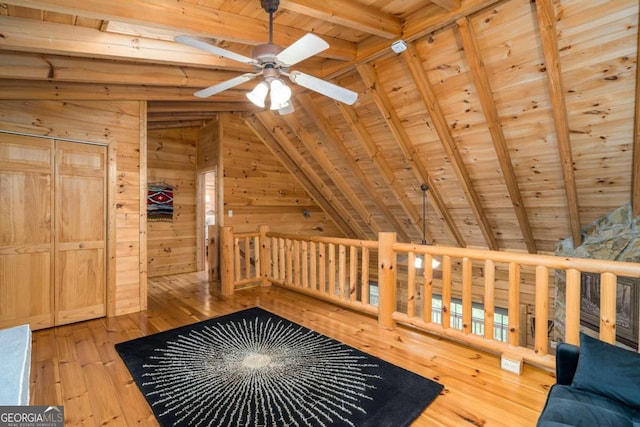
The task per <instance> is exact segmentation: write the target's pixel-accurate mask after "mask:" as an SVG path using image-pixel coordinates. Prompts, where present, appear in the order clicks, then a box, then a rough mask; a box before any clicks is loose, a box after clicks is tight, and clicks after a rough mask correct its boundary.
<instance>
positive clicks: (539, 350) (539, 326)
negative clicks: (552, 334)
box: [534, 265, 549, 356]
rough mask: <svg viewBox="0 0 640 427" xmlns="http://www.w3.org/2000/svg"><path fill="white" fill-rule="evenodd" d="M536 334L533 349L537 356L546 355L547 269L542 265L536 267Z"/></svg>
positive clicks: (547, 322)
mask: <svg viewBox="0 0 640 427" xmlns="http://www.w3.org/2000/svg"><path fill="white" fill-rule="evenodd" d="M535 313H536V323H535V325H536V336H535V337H534V343H535V344H534V351H535V352H536V354H537V355H538V356H546V355H547V353H548V351H549V338H548V329H549V326H548V324H549V269H548V268H547V267H545V266H544V265H539V266H537V267H536V308H535Z"/></svg>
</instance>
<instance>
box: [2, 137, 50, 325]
mask: <svg viewBox="0 0 640 427" xmlns="http://www.w3.org/2000/svg"><path fill="white" fill-rule="evenodd" d="M53 145H54V142H53V140H51V139H42V138H33V137H27V136H22V135H12V134H6V133H0V328H5V327H9V326H16V325H20V324H24V323H29V324H30V325H31V328H32V329H41V328H46V327H50V326H53V307H54V304H53V280H52V278H53V259H54V252H53V217H52V212H53Z"/></svg>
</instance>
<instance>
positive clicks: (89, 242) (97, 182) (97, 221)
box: [56, 141, 107, 325]
mask: <svg viewBox="0 0 640 427" xmlns="http://www.w3.org/2000/svg"><path fill="white" fill-rule="evenodd" d="M106 202H107V201H106V148H105V147H102V146H95V145H86V144H74V143H68V142H61V141H57V143H56V324H57V325H62V324H66V323H71V322H77V321H81V320H88V319H94V318H97V317H103V316H105V315H106V258H105V257H106Z"/></svg>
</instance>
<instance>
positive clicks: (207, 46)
mask: <svg viewBox="0 0 640 427" xmlns="http://www.w3.org/2000/svg"><path fill="white" fill-rule="evenodd" d="M173 40H175V41H176V42H178V43H182V44H186V45H187V46H191V47H195V48H197V49H202V50H206V51H207V52H210V53H213V54H214V55H218V56H222V57H224V58H227V59H232V60H234V61H238V62H243V63H245V64H249V65H256V64H257V62H256V61H255V60H254V59H253V58H249V57H248V56H244V55H240V54H239V53H235V52H231V51H230V50H227V49H223V48H221V47H218V46H215V45H212V44H211V43H208V42H206V41H204V40H200V39H196V38H194V37H189V36H176V37H175V38H174V39H173Z"/></svg>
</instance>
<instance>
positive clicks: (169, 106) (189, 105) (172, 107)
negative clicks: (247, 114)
mask: <svg viewBox="0 0 640 427" xmlns="http://www.w3.org/2000/svg"><path fill="white" fill-rule="evenodd" d="M255 109H256V108H255V106H254V105H253V104H251V102H249V101H248V100H246V101H243V102H219V101H208V102H207V101H203V102H193V101H181V102H167V101H151V102H149V106H148V109H147V112H148V113H149V114H152V113H178V114H180V113H194V112H217V111H253V110H255Z"/></svg>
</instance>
